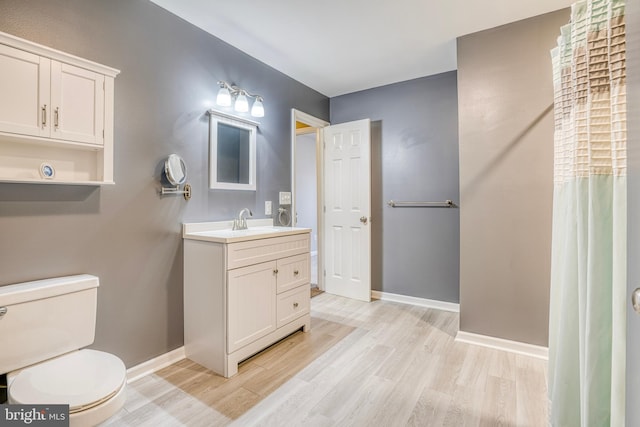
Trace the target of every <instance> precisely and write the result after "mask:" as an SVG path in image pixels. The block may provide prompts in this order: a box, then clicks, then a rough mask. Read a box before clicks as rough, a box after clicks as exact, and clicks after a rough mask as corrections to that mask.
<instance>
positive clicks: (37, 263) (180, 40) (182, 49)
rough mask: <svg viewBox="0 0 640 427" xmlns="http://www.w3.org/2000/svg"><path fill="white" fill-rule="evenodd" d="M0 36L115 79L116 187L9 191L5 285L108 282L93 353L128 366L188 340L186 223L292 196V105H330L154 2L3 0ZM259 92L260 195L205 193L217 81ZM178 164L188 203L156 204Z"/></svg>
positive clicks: (1, 192) (321, 113)
mask: <svg viewBox="0 0 640 427" xmlns="http://www.w3.org/2000/svg"><path fill="white" fill-rule="evenodd" d="M0 31H4V32H7V33H10V34H14V35H16V36H19V37H23V38H26V39H29V40H32V41H35V42H37V43H41V44H44V45H46V46H50V47H53V48H56V49H59V50H62V51H65V52H69V53H72V54H75V55H78V56H81V57H84V58H88V59H91V60H94V61H97V62H100V63H103V64H106V65H109V66H112V67H115V68H118V69H120V70H121V71H122V73H121V74H120V75H119V76H118V77H117V78H116V81H115V90H116V93H115V181H116V185H115V186H105V187H100V188H95V187H71V186H56V185H52V186H49V185H48V186H46V187H45V186H39V185H25V184H0V235H1V236H2V238H1V239H0V272H2V274H1V275H0V285H6V284H11V283H16V282H22V281H27V280H34V279H41V278H47V277H55V276H62V275H68V274H76V273H90V274H95V275H97V276H99V277H100V280H101V287H100V289H99V292H98V320H97V335H96V340H95V344H94V348H98V349H104V350H106V351H110V352H113V353H115V354H117V355H119V356H120V357H122V358H123V360H124V361H125V363H126V364H127V366H132V365H135V364H137V363H139V362H142V361H145V360H147V359H150V358H152V357H154V356H156V355H159V354H162V353H165V352H167V351H169V350H172V349H174V348H177V347H179V346H181V345H182V343H183V333H182V329H183V323H182V317H183V316H182V273H183V264H182V242H181V236H180V231H181V223H182V222H190V221H205V220H209V221H211V220H222V219H228V218H230V217H232V216H233V215H236V214H237V212H238V211H239V210H240V209H241V208H243V207H245V206H246V207H249V208H251V209H253V211H254V212H256V213H257V214H258V215H257V216H258V217H263V216H264V215H263V214H264V201H265V200H273V201H274V210H276V209H277V201H278V198H277V197H278V191H281V190H286V191H290V189H291V188H290V187H291V185H290V164H291V161H290V126H291V124H290V120H291V119H290V114H291V113H290V109H291V108H297V109H299V110H302V111H305V112H307V113H309V114H312V115H314V116H317V117H320V118H323V119H328V115H329V100H328V99H327V98H326V97H325V96H323V95H321V94H319V93H318V92H315V91H313V90H311V89H309V88H307V87H305V86H303V85H302V84H300V83H297V82H295V81H294V80H292V79H291V78H289V77H287V76H285V75H283V74H281V73H279V72H276V71H275V70H273V69H271V68H269V67H267V66H266V65H264V64H262V63H261V62H259V61H257V60H255V59H253V58H251V57H249V56H247V55H246V54H244V53H242V52H240V51H239V50H237V49H235V48H232V47H230V46H229V45H227V44H225V43H223V42H221V41H220V40H218V39H216V38H215V37H212V36H210V35H208V34H207V33H204V32H203V31H201V30H199V29H197V28H196V27H194V26H192V25H190V24H188V23H186V22H185V21H183V20H181V19H179V18H177V17H175V16H174V15H171V14H170V13H168V12H166V11H165V10H164V9H161V8H160V7H157V6H156V5H154V4H152V3H150V2H148V1H147V0H29V1H24V0H2V1H0ZM217 80H227V81H230V82H234V83H236V84H238V85H239V86H241V87H243V88H246V89H248V90H250V91H251V92H256V93H259V94H261V95H262V96H263V97H264V99H265V102H264V104H265V109H266V115H265V117H264V118H262V119H260V121H261V122H262V125H261V126H260V129H259V135H258V140H257V144H258V164H257V166H258V167H257V171H258V172H257V185H258V189H257V191H256V192H234V191H213V190H209V189H208V182H207V176H208V172H207V171H208V161H207V158H208V119H207V117H206V116H205V114H204V113H205V111H206V109H207V108H208V105H209V104H208V103H211V102H214V101H215V96H216V94H217V89H218V88H217V87H216V81H217ZM173 152H175V153H178V154H179V155H181V156H183V157H184V159H185V162H186V164H187V166H188V168H189V177H188V181H189V182H190V183H191V184H192V186H193V190H194V195H193V198H192V199H191V200H190V201H189V202H186V201H185V200H184V199H183V198H181V197H166V198H163V199H160V197H159V196H158V194H157V191H158V189H159V187H160V184H159V180H160V176H161V175H160V174H161V166H162V162H163V159H164V158H165V157H166V156H167V155H168V154H170V153H173Z"/></svg>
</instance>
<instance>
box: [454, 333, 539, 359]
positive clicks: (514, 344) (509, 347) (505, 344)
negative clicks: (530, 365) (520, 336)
mask: <svg viewBox="0 0 640 427" xmlns="http://www.w3.org/2000/svg"><path fill="white" fill-rule="evenodd" d="M456 341H459V342H464V343H467V344H475V345H480V346H482V347H489V348H494V349H496V350H503V351H508V352H510V353H516V354H522V355H524V356H530V357H536V358H538V359H544V360H549V349H548V348H547V347H542V346H539V345H533V344H527V343H524V342H520V341H511V340H505V339H503V338H496V337H491V336H488V335H480V334H473V333H471V332H464V331H458V334H457V335H456Z"/></svg>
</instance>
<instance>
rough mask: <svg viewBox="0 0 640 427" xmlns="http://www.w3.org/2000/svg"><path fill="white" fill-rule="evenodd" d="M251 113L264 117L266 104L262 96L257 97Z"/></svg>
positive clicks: (254, 115)
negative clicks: (263, 102) (263, 103)
mask: <svg viewBox="0 0 640 427" xmlns="http://www.w3.org/2000/svg"><path fill="white" fill-rule="evenodd" d="M251 115H252V116H253V117H264V105H262V98H260V97H257V98H256V102H254V103H253V107H251Z"/></svg>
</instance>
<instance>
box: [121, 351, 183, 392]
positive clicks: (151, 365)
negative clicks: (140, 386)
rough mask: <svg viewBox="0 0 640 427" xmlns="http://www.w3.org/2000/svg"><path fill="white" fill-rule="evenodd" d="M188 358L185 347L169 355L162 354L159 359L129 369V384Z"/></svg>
mask: <svg viewBox="0 0 640 427" xmlns="http://www.w3.org/2000/svg"><path fill="white" fill-rule="evenodd" d="M185 357H186V355H185V353H184V347H179V348H176V349H175V350H172V351H170V352H168V353H165V354H161V355H160V356H158V357H154V358H153V359H150V360H147V361H146V362H142V363H140V364H139V365H136V366H132V367H131V368H129V369H127V383H131V382H133V381H135V380H138V379H140V378H142V377H144V376H146V375H150V374H153V373H154V372H156V371H159V370H160V369H162V368H166V367H167V366H169V365H172V364H174V363H176V362H179V361H180V360H182V359H184V358H185Z"/></svg>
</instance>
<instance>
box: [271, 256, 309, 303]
mask: <svg viewBox="0 0 640 427" xmlns="http://www.w3.org/2000/svg"><path fill="white" fill-rule="evenodd" d="M310 263H311V259H310V258H309V253H304V254H302V255H296V256H291V257H288V258H283V259H279V260H278V287H277V288H276V292H277V293H279V294H280V293H282V292H285V291H288V290H289V289H293V288H297V287H298V286H300V285H305V284H306V285H308V284H309V270H310V265H311V264H310Z"/></svg>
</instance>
